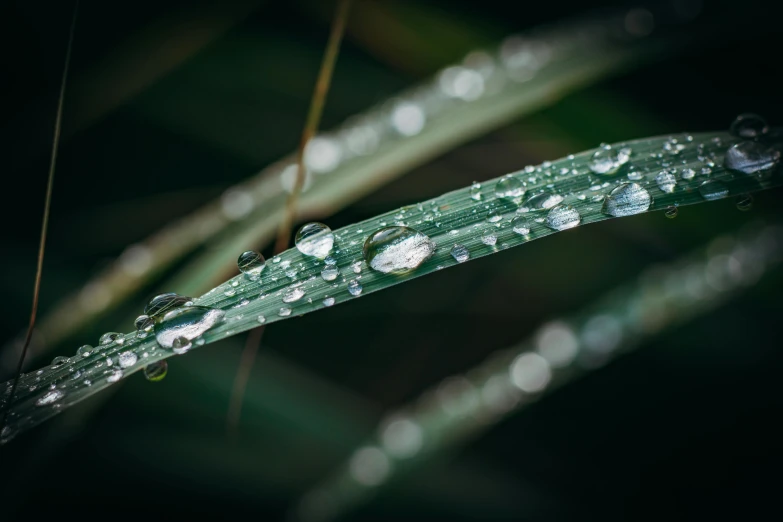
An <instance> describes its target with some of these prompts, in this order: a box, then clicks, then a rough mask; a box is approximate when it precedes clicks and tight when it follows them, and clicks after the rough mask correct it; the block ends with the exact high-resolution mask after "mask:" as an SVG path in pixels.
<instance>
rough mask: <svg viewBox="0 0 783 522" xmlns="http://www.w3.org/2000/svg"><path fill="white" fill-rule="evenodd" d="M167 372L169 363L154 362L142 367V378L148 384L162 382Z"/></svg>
mask: <svg viewBox="0 0 783 522" xmlns="http://www.w3.org/2000/svg"><path fill="white" fill-rule="evenodd" d="M168 372H169V363H167V362H166V361H156V362H154V363H150V364H148V365H147V366H145V367H144V378H145V379H147V380H148V381H150V382H158V381H162V380H163V378H164V377H165V376H166V374H167V373H168Z"/></svg>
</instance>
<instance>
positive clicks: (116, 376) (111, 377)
mask: <svg viewBox="0 0 783 522" xmlns="http://www.w3.org/2000/svg"><path fill="white" fill-rule="evenodd" d="M106 374H107V376H106V382H111V383H114V382H117V381H119V380H120V379H122V375H123V373H122V370H120V369H119V368H116V369H114V370H107V371H106ZM84 383H85V384H86V385H87V386H90V385H91V384H92V383H90V381H88V380H85V381H84Z"/></svg>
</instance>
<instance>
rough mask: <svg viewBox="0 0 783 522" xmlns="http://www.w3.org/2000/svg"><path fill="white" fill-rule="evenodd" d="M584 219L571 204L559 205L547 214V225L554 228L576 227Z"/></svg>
mask: <svg viewBox="0 0 783 522" xmlns="http://www.w3.org/2000/svg"><path fill="white" fill-rule="evenodd" d="M581 221H582V216H580V215H579V212H578V211H577V210H576V209H575V208H574V207H571V206H569V205H557V206H556V207H554V208H552V210H550V211H549V214H547V216H546V225H547V226H548V227H549V228H551V229H554V230H566V229H569V228H574V227H575V226H577V225H579V223H580V222H581Z"/></svg>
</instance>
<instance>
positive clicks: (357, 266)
mask: <svg viewBox="0 0 783 522" xmlns="http://www.w3.org/2000/svg"><path fill="white" fill-rule="evenodd" d="M351 270H353V273H354V274H361V273H362V262H361V261H354V262H353V263H351Z"/></svg>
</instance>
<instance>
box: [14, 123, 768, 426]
mask: <svg viewBox="0 0 783 522" xmlns="http://www.w3.org/2000/svg"><path fill="white" fill-rule="evenodd" d="M782 139H783V132H781V130H780V129H776V130H774V131H773V132H772V133H771V134H770V135H769V137H768V139H767V141H769V142H771V143H773V144H774V145H769V146H768V145H765V144H762V143H755V145H754V142H745V141H743V140H741V139H739V138H736V137H734V136H732V135H730V134H729V133H727V132H713V133H701V134H693V135H690V134H682V135H677V136H676V137H675V136H663V137H657V138H648V139H643V140H635V141H630V142H625V143H620V144H616V145H615V146H614V147H609V148H607V147H602V148H600V149H594V150H589V151H585V152H582V153H580V154H577V155H572V156H568V157H567V158H563V159H561V160H558V161H555V162H545V163H543V164H541V165H540V166H538V167H532V166H531V167H526V168H525V169H523V170H521V171H519V172H516V173H514V174H513V175H511V176H510V179H513V180H516V181H517V182H518V183H519V184H520V185H524V187H525V188H526V190H527V193H526V197H527V198H530V197H532V196H535V197H536V200H537V201H539V202H541V201H542V195H544V196H545V198H544V199H545V200H546V201H547V204H549V203H551V202H552V201H553V199H552V198H560V199H561V200H562V201H560V202H559V203H558V204H557V205H556V206H553V207H552V208H544V209H537V208H535V207H533V208H528V206H526V205H532V203H527V202H522V204H523V206H522V207H520V206H518V202H517V201H513V200H510V199H508V198H506V197H497V196H496V194H495V193H496V190H497V189H499V188H501V187H502V185H501V183H503V184H505V183H507V182H506V181H505V180H506V179H509V177H503V178H497V179H495V180H491V181H490V182H488V183H485V184H484V185H483V186H481V187H476V186H472V187H466V188H463V189H460V190H456V191H454V192H450V193H448V194H445V195H443V196H440V197H437V198H434V199H431V200H429V201H425V202H422V203H419V204H416V205H411V206H407V207H403V208H400V209H398V210H394V211H391V212H387V213H385V214H382V215H380V216H377V217H375V218H372V219H368V220H365V221H363V222H360V223H356V224H353V225H350V226H347V227H344V228H342V229H339V230H337V231H335V232H334V237H335V245H336V246H335V247H334V249H333V254H332V255H333V257H334V266H335V267H336V268H337V269H338V270H339V271H340V274H341V275H340V277H339V278H338V279H336V280H330V281H327V280H325V279H324V278H323V277H321V271H322V270H323V268H324V267H325V266H326V265H325V264H324V262H322V261H317V260H315V259H313V258H310V257H307V256H304V255H303V254H302V253H300V252H299V251H298V250H296V249H290V250H287V251H285V252H283V253H282V254H280V255H279V256H275V257H274V258H273V259H272V260H270V262H269V263H268V264H267V267H266V268H265V271H264V272H263V273H262V277H261V278H260V279H258V280H251V279H248V278H247V277H245V276H244V275H240V276H236V277H234V278H232V279H230V280H229V281H227V282H226V283H224V284H221V285H219V286H217V287H215V288H213V289H212V290H210V291H209V292H207V293H206V294H204V295H203V296H201V297H199V298H197V299H194V300H193V302H194V304H195V305H198V306H203V307H208V308H210V309H220V310H222V311H223V313H224V318H223V319H222V320H221V321H220V322H219V323H216V325H215V326H214V327H213V328H212V329H210V330H208V331H206V332H205V333H204V334H203V336H201V337H199V338H198V339H195V341H194V343H195V344H207V343H211V342H215V341H218V340H220V339H222V338H225V337H226V336H230V335H235V334H237V333H239V332H242V331H246V330H249V329H251V328H254V327H257V326H258V325H259V324H269V323H272V322H276V321H280V320H283V319H286V318H288V317H296V316H299V315H303V314H305V313H309V312H312V311H315V310H319V309H324V308H328V307H329V306H331V305H333V304H336V303H340V302H344V301H348V300H351V299H356V298H357V297H358V296H359V295H362V296H363V295H366V294H369V293H372V292H375V291H378V290H382V289H384V288H389V287H391V286H394V285H396V284H399V283H402V282H405V281H409V280H413V279H415V278H417V277H421V276H423V275H426V274H428V273H431V272H434V271H437V270H441V269H443V268H447V267H451V266H455V265H457V264H459V261H458V260H457V259H458V258H461V256H455V255H452V249H454V248H456V247H457V245H461V246H462V247H463V248H464V249H466V250H467V251H468V252H469V255H470V258H471V259H477V258H479V257H483V256H486V255H490V254H493V253H496V252H498V251H500V250H503V249H505V248H509V247H512V246H516V245H521V244H524V243H527V242H528V241H531V240H533V239H537V238H540V237H545V236H547V235H549V234H552V233H555V232H558V231H562V230H564V229H565V228H566V226H564V222H563V220H562V217H563V216H571V217H572V218H573V219H571V220H568V223H567V225H582V224H588V223H595V222H598V221H603V220H605V219H610V218H611V217H616V216H622V215H631V214H637V213H642V212H648V211H656V210H671V209H673V208H676V207H679V206H683V205H692V204H697V203H703V202H705V201H712V200H717V199H724V198H727V197H732V196H738V195H745V194H748V193H751V192H755V191H760V190H766V189H770V188H773V187H777V186H780V185H782V184H783V176H781V173H780V170H779V163H780V161H779V160H780V147H781V140H782ZM748 143H750V144H751V146H753V147H756V148H759V147H760V148H761V149H763V150H764V151H765V153H764V154H765V155H766V159H767V160H768V161H767V163H768V165H767V167H771V168H767V169H765V170H763V171H757V172H753V173H751V174H746V173H744V172H739V171H735V170H731V169H729V168H728V167H727V166H726V165H725V161H726V160H725V158H734V157H735V153H736V152H737V150H739V149H741V148H742V147H746V146H747V145H748ZM773 147H774V148H773ZM609 152H612V153H614V154H618V155H623V156H624V157H628V158H630V159H629V161H628V162H627V163H625V164H624V165H623V166H622V167H621V168H620V170H619V171H618V172H616V173H615V174H614V175H610V176H606V175H599V174H596V173H595V172H594V169H596V168H597V167H596V163H595V158H594V156H596V155H597V156H605V155H606V154H607V153H609ZM764 154H762V155H764ZM618 157H619V156H618ZM770 163H771V165H769V164H770ZM599 170H600V169H599ZM746 170H747V169H746ZM629 179H630V180H633V181H629ZM628 189H631V190H632V191H633V192H634V193H635V194H637V195H639V194H640V193H641V192H643V193H644V194H646V199H645V200H644V201H643V202H642V203H643V204H642V205H640V206H635V207H633V208H632V210H633V212H626V213H617V212H616V211H614V212H613V211H609V212H607V209H611V208H612V207H611V205H609V204H610V203H612V202H614V203H618V200H617V192H615V191H618V190H619V191H620V192H621V193H622V192H623V191H627V190H628ZM604 205H609V206H608V207H605V206H604ZM623 209H624V210H629V208H627V207H623ZM525 210H527V212H525ZM615 210H617V209H615ZM498 218H500V219H498ZM520 218H522V219H524V220H525V226H526V228H528V230H527V231H526V232H522V231H520V225H519V223H518V221H517V220H518V219H520ZM577 219H578V220H577ZM403 224H404V225H406V226H410V227H414V228H415V229H417V230H418V231H419V232H421V233H423V234H426V235H427V236H428V237H429V238H430V240H431V241H432V242H433V243H434V244H435V252H434V255H432V257H431V258H429V259H428V260H426V261H424V262H423V263H422V264H421V265H420V266H418V268H416V270H415V271H413V272H412V273H408V274H406V275H403V276H400V275H394V274H388V273H380V272H376V271H373V270H371V269H370V268H368V266H367V265H366V263H364V262H362V259H363V254H362V247H363V245H364V243H365V240H366V239H367V238H368V236H369V235H370V234H372V233H374V232H375V231H377V230H379V229H381V228H383V227H386V226H389V225H399V226H401V225H403ZM490 236H492V237H493V238H494V239H493V240H492V241H490V240H488V238H489V237H490ZM462 261H464V259H462ZM327 279H328V278H327ZM294 290H296V292H297V293H298V294H299V296H298V297H294V298H291V292H293V291H294ZM302 294H303V295H302ZM156 328H158V329H159V330H165V325H161V326H156ZM191 340H192V339H191ZM126 352H127V354H128V355H127V356H124V357H123V359H124V360H125V361H126V364H124V365H123V366H124V367H123V368H122V369H121V370H120V371H119V372H118V371H117V368H116V367H113V368H108V367H107V365H108V366H111V365H112V364H113V363H114V362H115V361H116V360H118V358H119V356H120V354H125V353H126ZM171 355H173V353H172V352H171V351H170V350H167V349H163V348H160V347H159V346H158V345H157V343H156V341H155V340H154V339H149V338H147V337H146V336H144V335H142V336H138V335H136V333H130V334H126V335H119V334H118V337H117V339H115V340H114V341H113V342H110V343H107V344H104V345H101V346H100V347H99V348H98V349H97V350H94V351H93V352H92V353H91V354H90V355H89V356H86V357H84V356H75V357H73V358H72V359H70V360H68V361H67V362H64V363H63V364H59V365H56V366H50V367H47V368H46V369H43V370H41V371H40V372H36V373H30V374H26V375H25V376H24V377H23V379H22V380H21V381H20V389H21V390H22V391H23V393H22V394H21V395H19V396H18V397H16V398H15V400H14V401H13V402H11V401H9V400H8V393H7V392H6V393H4V394H3V399H4V402H5V407H6V408H10V413H9V424H8V426H6V430H7V431H6V433H4V434H0V436H2V438H4V439H5V440H7V439H10V438H11V437H12V436H14V435H15V434H16V433H18V432H19V431H21V430H23V429H26V428H29V427H31V426H33V425H36V424H38V423H40V422H42V421H43V420H45V419H47V418H49V417H51V416H52V415H55V414H56V413H58V412H59V411H62V410H63V409H64V408H66V407H67V406H69V405H72V404H75V403H76V402H79V401H81V400H83V399H84V398H86V397H88V396H90V395H92V394H94V393H96V392H97V391H99V390H100V389H103V388H105V387H107V386H109V385H110V384H112V383H113V382H116V381H117V380H118V379H120V378H122V377H127V376H128V375H131V374H133V373H135V372H136V371H139V370H141V369H142V368H143V367H144V366H145V365H147V364H150V363H152V362H155V361H158V360H161V359H165V358H167V357H170V356H171ZM127 361H132V362H127ZM110 362H111V364H109V363H110Z"/></svg>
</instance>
